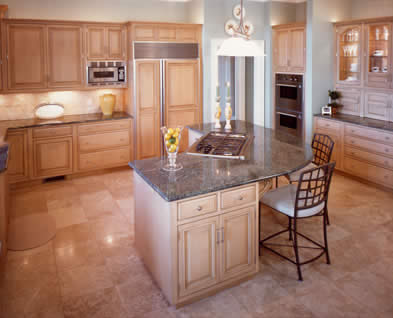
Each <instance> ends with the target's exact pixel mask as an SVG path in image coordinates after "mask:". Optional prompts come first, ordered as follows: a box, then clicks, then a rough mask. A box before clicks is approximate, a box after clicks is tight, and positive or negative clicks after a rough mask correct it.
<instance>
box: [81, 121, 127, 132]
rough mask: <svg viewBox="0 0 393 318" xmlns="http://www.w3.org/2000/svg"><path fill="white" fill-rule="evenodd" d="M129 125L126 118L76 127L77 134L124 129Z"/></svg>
mask: <svg viewBox="0 0 393 318" xmlns="http://www.w3.org/2000/svg"><path fill="white" fill-rule="evenodd" d="M129 127H130V121H128V120H113V121H111V122H110V123H104V124H84V125H80V126H79V127H78V134H79V135H90V134H97V133H102V132H108V131H116V130H126V129H129Z"/></svg>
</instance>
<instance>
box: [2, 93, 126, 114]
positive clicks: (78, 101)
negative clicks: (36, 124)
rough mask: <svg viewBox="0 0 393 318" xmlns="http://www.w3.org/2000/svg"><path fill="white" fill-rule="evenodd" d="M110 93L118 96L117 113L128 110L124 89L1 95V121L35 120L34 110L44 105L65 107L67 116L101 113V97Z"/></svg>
mask: <svg viewBox="0 0 393 318" xmlns="http://www.w3.org/2000/svg"><path fill="white" fill-rule="evenodd" d="M108 93H111V94H114V95H116V106H115V111H123V110H126V107H125V104H124V94H125V90H124V89H98V90H91V91H90V90H89V91H62V92H46V93H32V94H4V95H0V120H14V119H27V118H33V117H34V113H33V111H34V108H35V107H36V106H37V105H40V104H44V103H57V104H60V105H63V106H64V111H65V115H75V114H89V113H98V112H100V111H101V109H100V102H99V100H100V99H99V97H100V96H101V95H103V94H108Z"/></svg>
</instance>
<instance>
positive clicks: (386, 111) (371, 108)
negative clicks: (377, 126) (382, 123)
mask: <svg viewBox="0 0 393 318" xmlns="http://www.w3.org/2000/svg"><path fill="white" fill-rule="evenodd" d="M391 108H392V95H391V94H386V93H377V92H372V91H366V92H365V103H364V116H365V117H369V118H374V119H380V120H386V119H387V118H389V117H390V112H391Z"/></svg>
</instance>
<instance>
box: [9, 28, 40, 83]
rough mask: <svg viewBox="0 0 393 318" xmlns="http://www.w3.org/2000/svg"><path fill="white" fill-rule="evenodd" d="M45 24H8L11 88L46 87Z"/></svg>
mask: <svg viewBox="0 0 393 318" xmlns="http://www.w3.org/2000/svg"><path fill="white" fill-rule="evenodd" d="M45 30H46V29H45V26H43V25H36V24H35V25H29V24H8V25H7V56H8V61H7V69H8V88H9V89H29V88H45V87H46V86H47V75H46V74H47V73H46V72H47V71H46V64H45V61H46V57H45V42H46V41H45Z"/></svg>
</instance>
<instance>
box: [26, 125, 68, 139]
mask: <svg viewBox="0 0 393 318" xmlns="http://www.w3.org/2000/svg"><path fill="white" fill-rule="evenodd" d="M65 136H72V127H71V126H60V127H46V128H34V129H33V138H48V137H65Z"/></svg>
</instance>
